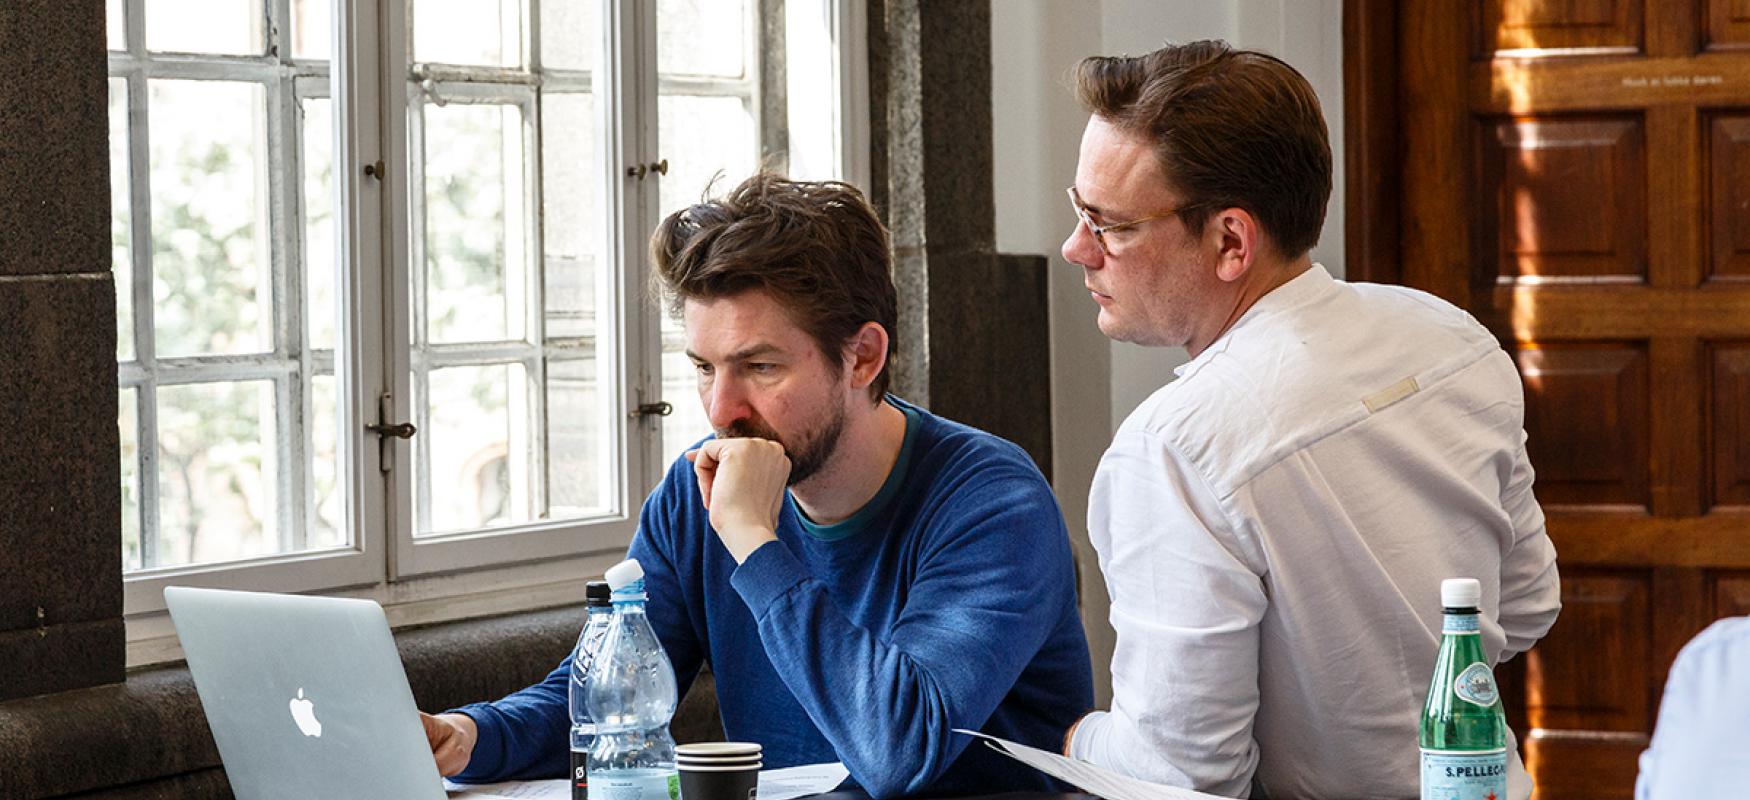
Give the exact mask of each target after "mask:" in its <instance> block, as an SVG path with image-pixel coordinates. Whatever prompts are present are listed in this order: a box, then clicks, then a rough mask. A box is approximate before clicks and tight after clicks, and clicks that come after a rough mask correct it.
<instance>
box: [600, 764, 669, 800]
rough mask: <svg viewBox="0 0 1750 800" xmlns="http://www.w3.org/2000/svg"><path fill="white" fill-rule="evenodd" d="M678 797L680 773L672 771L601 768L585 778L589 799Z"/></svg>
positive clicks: (625, 799) (626, 799) (667, 798)
mask: <svg viewBox="0 0 1750 800" xmlns="http://www.w3.org/2000/svg"><path fill="white" fill-rule="evenodd" d="M680 796H681V782H680V776H679V775H677V774H675V772H674V770H663V769H624V770H618V769H617V770H604V771H601V772H597V773H595V774H594V775H591V776H590V779H589V800H679V799H680Z"/></svg>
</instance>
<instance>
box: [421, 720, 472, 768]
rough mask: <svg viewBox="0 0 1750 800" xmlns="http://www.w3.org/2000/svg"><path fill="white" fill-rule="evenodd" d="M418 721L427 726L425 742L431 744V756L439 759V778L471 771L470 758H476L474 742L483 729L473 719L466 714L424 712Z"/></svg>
mask: <svg viewBox="0 0 1750 800" xmlns="http://www.w3.org/2000/svg"><path fill="white" fill-rule="evenodd" d="M419 721H420V722H421V723H424V724H425V740H426V741H427V742H429V743H430V744H431V755H432V758H434V759H436V760H437V768H438V774H439V775H442V776H444V777H446V778H448V777H450V776H452V775H456V774H459V773H460V772H461V771H462V770H464V769H467V768H468V759H470V758H473V757H474V742H476V741H478V740H479V739H480V729H479V728H478V727H476V726H475V725H474V718H473V717H470V716H468V715H467V714H438V715H436V716H433V715H431V714H427V713H425V712H424V711H421V712H419Z"/></svg>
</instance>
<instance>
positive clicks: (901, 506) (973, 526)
mask: <svg viewBox="0 0 1750 800" xmlns="http://www.w3.org/2000/svg"><path fill="white" fill-rule="evenodd" d="M651 251H652V255H653V257H654V259H655V262H656V271H657V275H658V277H659V278H660V279H661V281H662V284H663V287H664V289H665V290H666V293H667V294H668V296H669V298H670V300H671V311H673V312H674V313H675V314H676V315H677V316H680V317H682V318H683V319H684V320H685V322H686V335H687V357H688V358H689V359H691V360H692V362H693V366H694V368H695V369H696V370H697V375H698V382H699V400H700V402H701V403H703V404H704V407H705V412H706V415H707V416H708V417H709V418H710V420H711V426H712V427H713V428H714V429H715V430H716V436H714V437H711V438H708V439H706V440H704V441H702V442H700V443H699V444H698V445H697V446H696V447H695V448H694V449H693V450H691V451H689V452H687V453H686V454H685V456H684V457H678V458H676V459H675V461H674V463H673V465H672V466H671V467H670V468H669V471H668V476H667V477H666V478H664V479H663V482H662V485H661V486H659V487H657V489H656V491H655V492H653V493H652V494H651V495H650V498H649V499H648V500H646V501H645V503H644V509H643V511H642V513H641V514H640V515H639V519H638V533H637V534H636V535H635V536H634V537H633V540H632V546H631V556H632V557H634V558H637V559H638V561H639V563H640V564H642V565H643V567H644V581H645V588H646V591H647V592H648V593H649V596H650V600H649V604H648V606H647V610H648V614H649V618H650V623H651V626H652V627H653V628H654V629H655V631H656V635H657V637H658V638H659V639H660V640H661V641H662V646H663V649H664V650H666V651H667V652H668V657H669V660H670V661H671V662H672V663H673V664H674V668H675V677H676V678H677V679H678V683H679V685H680V689H681V691H682V692H683V693H684V692H685V691H686V689H687V686H688V684H690V683H691V682H692V680H693V677H694V676H695V675H697V674H698V672H699V668H700V666H701V664H704V663H706V662H709V664H710V666H711V671H712V673H713V674H714V675H715V677H716V679H717V696H718V705H719V708H720V709H721V712H722V718H723V727H724V730H725V732H726V733H727V734H728V736H729V738H731V739H735V740H740V741H752V742H758V743H760V744H761V745H763V746H764V759H765V766H766V767H767V768H779V767H790V766H797V765H800V764H814V763H821V762H833V761H840V762H843V763H844V765H845V767H846V768H847V769H848V770H849V771H850V774H851V778H852V779H853V780H854V781H855V782H856V784H857V785H858V786H860V787H861V788H862V789H863V790H864V791H866V792H868V793H869V794H870V795H872V796H874V797H878V798H880V797H892V796H896V795H901V794H915V793H918V792H922V791H926V790H927V791H929V792H930V793H932V794H934V795H938V796H940V795H947V794H966V793H974V792H977V793H982V792H991V791H1003V790H1018V789H1035V790H1038V789H1046V788H1049V786H1050V781H1049V779H1047V778H1046V777H1045V776H1043V775H1041V774H1039V773H1036V772H1033V771H1031V770H1026V769H1020V768H1017V767H1016V765H1015V764H1014V763H1013V762H1011V761H1009V760H1007V759H1006V758H1004V757H1003V756H1001V755H998V754H997V753H996V752H994V751H992V750H991V749H990V748H987V747H977V746H975V747H968V744H969V743H970V742H971V741H972V740H971V739H970V738H969V737H966V736H963V735H960V734H956V733H953V732H952V730H953V729H954V728H973V729H979V730H984V731H987V732H990V733H992V734H994V735H997V736H1002V737H1004V738H1009V739H1015V740H1018V741H1021V742H1026V743H1030V744H1032V745H1034V746H1036V747H1052V746H1054V745H1055V743H1056V741H1057V739H1058V737H1059V736H1060V735H1061V734H1062V731H1063V728H1064V727H1066V726H1068V725H1069V724H1070V723H1071V722H1073V721H1074V720H1075V717H1076V715H1077V714H1078V713H1080V712H1081V711H1083V710H1084V709H1086V708H1087V707H1088V706H1089V705H1090V704H1091V703H1092V702H1093V675H1092V673H1091V669H1090V663H1089V659H1088V646H1087V641H1086V639H1085V638H1084V637H1083V635H1082V625H1081V617H1080V615H1079V612H1078V610H1077V606H1076V587H1075V573H1074V566H1073V564H1072V562H1071V558H1070V548H1069V537H1068V535H1067V533H1066V532H1065V530H1064V525H1063V513H1062V512H1061V511H1059V510H1058V507H1057V501H1056V499H1055V498H1054V497H1053V495H1052V493H1051V486H1050V485H1049V484H1047V483H1046V482H1045V478H1044V476H1042V475H1040V474H1039V470H1038V469H1037V468H1036V467H1034V465H1033V462H1032V460H1031V459H1029V458H1028V456H1027V454H1026V453H1025V452H1023V451H1022V450H1021V449H1020V448H1019V447H1016V446H1015V445H1013V444H1010V443H1009V442H1005V441H1003V440H1002V439H999V438H997V437H995V436H992V435H990V434H988V433H984V432H983V431H978V430H974V429H972V428H968V427H966V426H965V425H961V424H959V423H956V422H953V421H950V420H946V419H943V418H941V417H938V416H936V415H934V414H931V413H930V412H928V411H926V410H924V409H922V408H919V407H917V406H914V405H912V404H910V403H907V402H905V401H904V400H901V399H899V398H897V397H894V396H893V395H891V394H888V393H887V386H888V380H889V377H890V374H891V373H890V371H889V367H890V365H891V359H892V357H893V355H894V354H895V353H896V352H897V346H896V344H895V342H894V339H893V336H894V332H895V331H897V325H896V322H897V317H898V313H899V312H898V299H897V292H896V290H895V288H894V285H893V277H892V263H893V262H892V253H891V251H890V249H889V245H888V236H887V231H886V229H884V228H883V227H882V226H881V222H880V220H879V219H878V218H877V217H876V216H875V211H874V209H873V208H871V207H870V206H869V204H868V202H867V201H865V200H864V198H863V195H862V194H861V193H859V192H858V191H857V190H856V189H854V188H852V187H850V186H847V185H845V184H842V183H812V182H800V181H787V180H783V179H780V178H778V177H776V176H772V175H765V174H762V175H755V176H754V177H752V178H749V179H748V180H747V181H746V182H744V183H742V184H741V185H740V186H738V187H736V188H735V189H734V190H733V191H731V192H729V193H728V194H727V195H725V196H723V197H720V198H717V199H715V200H711V201H708V202H702V203H699V204H697V205H693V206H690V207H688V208H685V209H682V210H680V211H677V212H675V213H674V214H671V215H670V216H669V217H668V218H667V219H666V220H664V221H663V223H662V225H661V226H660V227H659V228H658V229H657V231H656V234H655V236H654V237H652V241H651ZM570 680H571V661H570V659H569V658H567V659H566V660H565V661H563V662H561V663H560V664H559V665H558V667H557V668H556V669H554V670H553V672H552V673H551V674H550V675H548V676H547V679H546V680H545V681H543V682H541V683H538V684H536V685H534V686H531V687H529V688H527V689H524V690H522V691H519V692H517V693H515V694H512V695H510V696H509V697H506V698H503V699H501V700H499V701H497V702H493V703H479V704H476V705H471V706H467V707H465V708H462V709H458V710H457V711H455V712H452V713H446V714H438V715H426V716H425V717H424V720H425V723H426V733H427V736H428V738H429V739H430V740H431V745H432V751H433V756H434V758H436V759H437V763H438V768H439V771H440V772H442V773H443V774H444V775H447V776H451V775H453V776H457V778H458V779H459V780H466V781H470V782H487V781H497V780H504V779H509V778H528V777H557V776H560V775H563V774H565V773H566V771H567V759H568V757H569V756H568V749H569V748H568V744H567V732H568V730H569V726H570V718H569V716H568V715H567V685H568V683H569V681H570Z"/></svg>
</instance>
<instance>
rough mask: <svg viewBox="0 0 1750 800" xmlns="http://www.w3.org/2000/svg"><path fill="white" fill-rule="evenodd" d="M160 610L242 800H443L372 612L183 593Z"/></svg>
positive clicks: (305, 600) (348, 603) (366, 607)
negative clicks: (167, 617) (173, 632)
mask: <svg viewBox="0 0 1750 800" xmlns="http://www.w3.org/2000/svg"><path fill="white" fill-rule="evenodd" d="M164 599H165V603H166V604H167V605H168V606H169V608H170V616H171V619H172V621H173V622H174V623H175V625H176V633H177V636H178V637H179V638H180V639H181V641H182V649H183V652H184V654H185V655H186V656H187V658H188V668H189V672H191V673H192V674H193V675H194V682H195V689H196V690H197V691H198V692H199V694H200V698H201V705H202V706H204V707H205V710H206V714H207V722H208V724H209V725H211V727H212V730H213V738H214V740H215V741H216V742H217V743H218V746H219V757H220V758H221V759H223V760H224V762H225V774H226V776H227V777H228V778H229V779H230V782H231V788H232V791H233V792H234V793H235V794H236V796H237V797H238V798H240V800H251V799H252V798H300V799H302V798H312V797H321V798H361V799H362V798H372V799H373V800H380V799H381V798H389V797H393V798H434V800H435V799H436V798H443V797H445V793H444V790H443V782H442V780H441V779H440V778H439V777H438V773H437V766H436V764H435V763H434V762H433V760H432V755H431V749H430V747H429V745H428V744H427V743H426V739H425V733H424V729H423V728H422V726H421V725H420V722H419V712H418V710H417V707H416V706H415V705H414V702H413V693H412V691H411V690H410V689H409V688H408V686H407V676H406V674H405V673H404V672H403V671H402V667H401V657H400V654H399V653H398V652H397V651H396V649H395V641H394V638H393V637H392V636H390V634H389V624H388V620H387V619H386V618H385V617H384V616H383V609H382V608H381V607H380V606H378V605H377V604H376V603H373V602H370V601H368V600H346V599H339V598H326V597H302V596H296V595H279V594H260V593H254V592H230V591H220V590H216V589H192V588H186V587H171V588H168V589H165V590H164Z"/></svg>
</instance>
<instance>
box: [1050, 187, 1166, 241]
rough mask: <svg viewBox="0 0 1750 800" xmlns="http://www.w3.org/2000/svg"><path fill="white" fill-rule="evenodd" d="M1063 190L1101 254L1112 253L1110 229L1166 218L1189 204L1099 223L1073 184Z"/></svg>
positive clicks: (1115, 229)
mask: <svg viewBox="0 0 1750 800" xmlns="http://www.w3.org/2000/svg"><path fill="white" fill-rule="evenodd" d="M1064 191H1067V192H1069V204H1070V207H1071V208H1074V209H1075V210H1076V218H1077V219H1079V220H1081V221H1082V224H1083V225H1086V226H1088V233H1091V234H1093V235H1094V244H1097V245H1099V246H1100V252H1101V254H1103V255H1108V256H1109V255H1112V248H1111V246H1109V245H1108V244H1106V234H1107V233H1109V232H1111V231H1121V230H1124V229H1125V228H1133V227H1136V226H1137V225H1141V224H1142V223H1144V222H1153V221H1155V220H1157V219H1166V218H1167V217H1170V216H1172V215H1174V214H1177V213H1179V212H1181V211H1184V210H1186V209H1188V208H1190V206H1179V207H1178V208H1172V209H1168V210H1166V211H1162V212H1161V213H1159V214H1151V215H1149V216H1146V217H1143V218H1142V219H1133V220H1130V221H1129V222H1114V223H1112V224H1110V225H1100V224H1097V223H1095V222H1094V217H1093V215H1092V214H1089V213H1088V207H1087V206H1086V205H1085V204H1083V203H1082V196H1081V195H1080V194H1078V193H1077V192H1076V188H1075V187H1074V186H1071V187H1069V188H1068V189H1065V190H1064Z"/></svg>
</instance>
